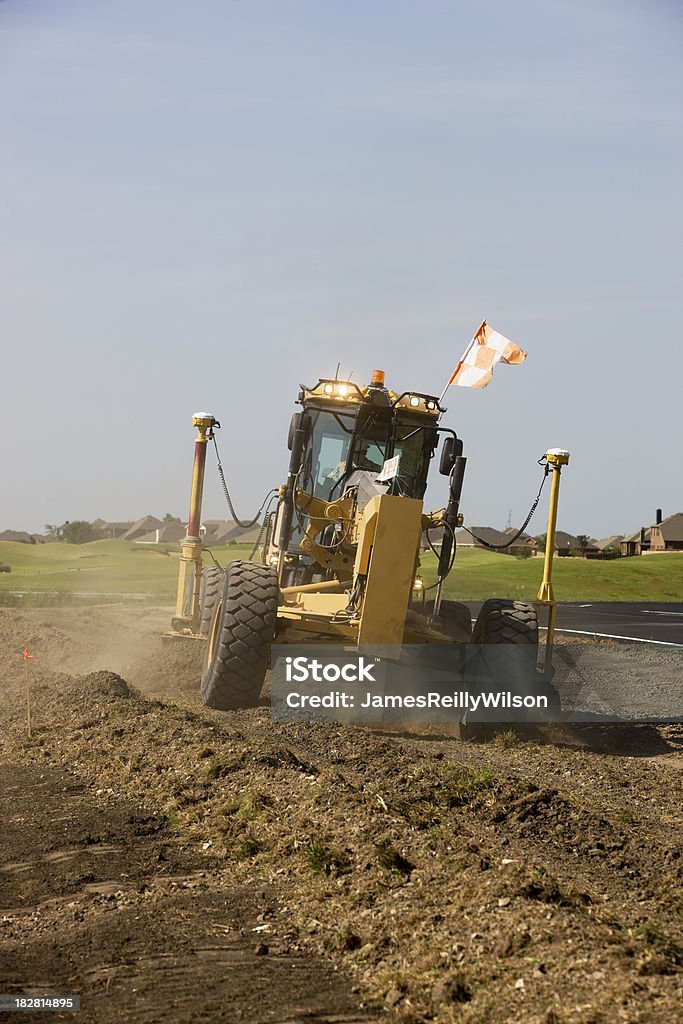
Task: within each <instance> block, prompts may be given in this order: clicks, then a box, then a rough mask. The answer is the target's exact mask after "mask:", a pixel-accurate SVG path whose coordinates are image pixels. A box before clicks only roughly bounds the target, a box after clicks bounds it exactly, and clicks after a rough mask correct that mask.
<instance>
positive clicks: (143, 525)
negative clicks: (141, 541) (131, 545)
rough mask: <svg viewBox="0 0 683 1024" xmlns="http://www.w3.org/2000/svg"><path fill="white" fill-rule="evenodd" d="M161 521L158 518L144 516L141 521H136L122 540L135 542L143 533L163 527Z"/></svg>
mask: <svg viewBox="0 0 683 1024" xmlns="http://www.w3.org/2000/svg"><path fill="white" fill-rule="evenodd" d="M163 525H164V524H163V523H162V521H161V519H157V517H156V516H142V518H141V519H136V520H135V522H134V523H133V525H132V526H131V527H130V529H128V530H126V532H125V533H124V534H123V536H122V537H121V538H120V539H121V540H134V539H135V537H138V536H140V535H141V533H149V532H150V530H156V529H158V527H160V526H163Z"/></svg>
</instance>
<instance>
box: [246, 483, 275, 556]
mask: <svg viewBox="0 0 683 1024" xmlns="http://www.w3.org/2000/svg"><path fill="white" fill-rule="evenodd" d="M274 500H275V495H273V497H272V498H271V499H270V501H269V502H268V506H267V507H266V511H265V513H264V516H263V522H262V523H261V529H260V530H259V532H258V536H257V538H256V541H255V543H254V546H253V548H252V549H251V551H250V552H249V555H248V556H247V561H248V562H251V560H252V558H253V557H254V555H255V554H256V552H257V551H258V549H259V548H260V547H261V544H262V542H263V537H264V534H265V532H266V530H267V528H268V520H269V519H270V517H271V516H272V514H273V513H272V510H271V505H272V504H273V501H274Z"/></svg>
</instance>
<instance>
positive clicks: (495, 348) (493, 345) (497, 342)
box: [448, 320, 526, 388]
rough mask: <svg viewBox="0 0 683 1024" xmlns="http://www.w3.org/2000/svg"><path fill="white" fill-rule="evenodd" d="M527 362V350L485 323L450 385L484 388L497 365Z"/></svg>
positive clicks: (460, 362)
mask: <svg viewBox="0 0 683 1024" xmlns="http://www.w3.org/2000/svg"><path fill="white" fill-rule="evenodd" d="M525 359H526V352H525V351H524V349H522V348H519V346H518V345H515V344H514V342H512V341H510V339H509V338H505V337H504V336H503V335H502V334H499V333H498V331H494V329H493V327H490V326H489V325H488V324H487V323H486V321H485V320H484V322H483V323H482V325H481V327H480V328H479V330H478V331H477V333H476V334H475V335H474V337H473V338H472V341H471V342H470V344H469V345H468V347H467V349H466V350H465V354H464V356H463V357H462V359H461V360H460V361H459V362H458V365H457V366H456V368H455V370H454V371H453V374H452V376H451V379H450V380H449V382H448V383H449V384H457V385H458V386H459V387H461V388H485V387H486V385H487V384H488V382H489V381H490V380H491V377H492V376H493V367H494V366H495V365H496V363H512V364H517V363H523V362H524V360H525Z"/></svg>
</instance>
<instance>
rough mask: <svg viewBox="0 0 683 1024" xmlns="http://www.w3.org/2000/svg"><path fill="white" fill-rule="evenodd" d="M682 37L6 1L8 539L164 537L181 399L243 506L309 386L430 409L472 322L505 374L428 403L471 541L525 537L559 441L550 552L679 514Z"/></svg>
mask: <svg viewBox="0 0 683 1024" xmlns="http://www.w3.org/2000/svg"><path fill="white" fill-rule="evenodd" d="M681 35H682V33H681V16H680V9H678V8H677V5H674V4H673V3H664V2H650V3H647V4H645V3H629V2H628V0H621V2H619V3H607V2H604V0H598V2H597V3H591V4H588V3H584V2H583V0H578V2H572V3H569V2H557V0H550V2H543V3H541V2H528V0H520V2H517V3H515V4H514V5H513V4H509V3H488V4H486V5H481V4H478V3H474V2H472V3H464V2H463V3H456V2H437V0H434V2H429V0H422V2H420V0H413V2H402V0H395V2H386V0H376V2H373V0H363V2H361V0H346V2H342V0H316V2H312V0H301V2H288V0H278V2H242V0H237V2H217V0H203V2H198V3H196V4H193V5H190V4H180V3H177V2H176V0H164V2H157V0H137V2H132V0H117V2H113V0H112V2H107V0H102V2H98V3H96V4H93V3H92V2H90V3H88V2H85V0H71V2H67V0H4V2H2V3H0V95H1V96H2V104H1V105H0V137H1V138H2V140H3V145H2V152H3V159H2V161H1V163H0V188H1V189H2V196H3V203H2V207H1V212H0V232H1V234H0V237H1V239H2V241H1V245H0V263H1V266H0V271H1V273H0V289H1V293H0V294H1V297H2V301H1V302H0V338H1V339H2V351H3V374H2V381H3V400H2V403H0V418H1V421H2V422H1V423H0V428H1V435H2V450H3V455H2V464H3V480H4V483H5V487H4V500H3V511H2V522H0V529H1V528H28V529H34V530H38V529H41V528H42V526H43V524H44V523H45V522H61V521H63V520H64V519H76V518H86V519H92V518H95V517H96V516H102V517H104V518H111V519H127V518H133V517H136V516H138V515H142V514H144V513H147V512H153V513H156V514H159V515H162V514H163V513H164V512H166V511H171V512H174V513H177V514H179V515H185V512H186V505H187V490H188V484H189V474H190V461H191V451H192V441H193V431H192V428H191V423H190V420H191V415H192V412H193V411H195V410H196V409H199V408H209V409H210V410H211V411H213V412H214V413H215V415H217V416H218V418H219V419H220V420H221V421H222V423H223V430H222V434H221V437H220V442H221V447H222V453H223V461H224V464H225V467H226V470H227V473H228V477H229V482H230V484H231V489H232V491H233V494H234V497H235V499H236V500H237V502H238V505H239V508H238V511H240V514H241V515H244V516H248V515H251V514H252V513H253V510H255V508H256V507H257V506H258V504H259V502H260V497H261V494H262V493H263V492H265V490H267V489H268V488H269V487H270V486H272V485H273V484H277V483H279V482H280V481H281V479H282V478H283V475H284V473H285V470H286V464H287V452H286V447H285V439H286V428H287V424H288V422H289V417H290V415H291V412H292V409H293V402H294V399H295V397H296V391H297V387H298V384H299V383H300V382H305V383H310V382H313V381H315V380H316V379H317V377H318V376H325V375H328V374H330V373H333V372H334V369H335V367H336V364H337V362H341V364H342V373H344V372H349V371H351V370H352V371H353V376H354V380H357V381H361V382H362V381H364V380H365V379H367V378H368V377H369V373H370V371H371V370H372V369H373V368H374V367H382V368H383V369H385V371H386V373H387V382H388V384H389V386H393V387H395V388H396V389H398V390H404V389H405V388H409V387H415V388H416V389H419V390H424V391H437V392H438V391H440V390H441V387H442V386H443V384H444V383H445V381H446V379H447V378H448V376H449V374H450V372H451V370H452V369H453V366H454V365H455V362H456V361H457V359H458V357H459V356H460V355H461V353H462V351H463V349H464V348H465V346H466V344H467V342H468V340H469V338H470V337H471V335H472V333H473V331H474V330H475V329H476V327H477V326H478V324H479V323H480V321H481V320H482V318H483V317H486V318H487V319H488V320H489V322H490V323H491V324H492V325H493V326H494V327H495V328H496V329H498V330H499V331H501V332H502V333H504V334H506V335H508V336H509V337H510V338H512V339H513V340H514V341H516V342H517V343H518V344H520V345H521V346H523V347H524V348H525V349H526V350H527V351H528V353H529V358H528V359H527V361H526V363H525V364H524V365H523V366H522V367H506V366H502V367H499V368H498V370H497V371H496V375H495V377H494V380H493V382H492V384H491V385H490V386H489V388H488V389H486V390H485V391H469V390H466V389H462V388H457V389H455V388H454V389H451V391H450V392H449V394H448V401H447V404H448V407H449V411H448V414H447V416H446V418H445V421H444V422H445V423H446V424H447V425H449V426H452V427H454V428H455V429H456V430H457V431H458V432H459V433H460V434H461V436H462V437H463V438H464V441H465V448H466V454H468V456H469V462H468V470H467V478H466V483H465V490H464V495H463V510H464V512H465V514H466V517H467V521H468V522H469V523H470V524H478V525H493V526H503V525H504V524H505V521H506V520H507V517H508V511H509V510H510V509H511V510H512V519H513V522H521V521H522V520H523V518H524V516H525V514H526V511H527V509H528V507H529V505H530V503H531V499H532V497H533V495H534V494H535V491H536V485H537V478H538V467H537V466H536V459H537V458H538V457H539V456H540V455H541V454H542V452H543V451H544V450H545V448H546V447H548V446H555V445H562V446H566V447H568V448H569V449H570V450H571V451H572V461H571V464H570V467H569V469H568V470H567V472H566V474H565V477H564V481H563V493H562V500H561V514H560V520H561V523H560V525H561V526H562V527H563V528H564V529H567V530H570V531H572V532H577V533H590V534H593V535H597V536H602V535H605V534H608V533H612V532H622V531H627V530H633V529H636V528H638V527H639V526H640V525H641V524H644V523H649V522H650V521H652V520H653V517H654V510H655V508H656V507H659V506H661V507H662V508H663V509H664V512H665V514H668V513H671V512H675V511H681V510H683V494H682V488H681V473H680V465H681V458H680V444H681V441H680V439H681V433H682V432H681V415H680V405H681V403H680V391H681V379H682V369H683V367H682V366H681V362H682V361H681V342H680V323H681V310H680V305H681V300H680V292H681V289H680V280H681V249H680V237H681V188H680V181H681V148H682V144H681V131H680V121H681V109H682V105H681V98H682V97H681V84H682V83H681V77H682V76H681V62H680V52H681ZM429 497H430V501H431V503H433V504H435V505H438V504H440V503H441V501H442V499H443V492H442V484H441V483H440V482H438V481H437V484H436V486H435V488H433V489H432V491H431V492H430V495H429ZM206 514H207V516H208V517H219V516H223V515H224V514H225V515H226V516H227V514H228V513H227V510H225V511H224V506H223V504H222V499H221V495H220V490H219V487H218V485H217V481H216V475H215V473H214V472H213V470H212V468H211V467H210V470H209V474H208V485H207V499H206ZM544 515H545V507H543V510H542V511H541V510H540V509H539V512H538V513H537V517H538V519H537V520H535V521H534V522H535V524H536V527H537V528H536V532H540V531H541V530H542V529H544V527H545V523H544Z"/></svg>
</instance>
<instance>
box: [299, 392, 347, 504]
mask: <svg viewBox="0 0 683 1024" xmlns="http://www.w3.org/2000/svg"><path fill="white" fill-rule="evenodd" d="M310 415H311V420H312V430H311V434H310V440H309V443H308V449H307V451H306V453H305V456H304V462H303V467H302V472H301V483H300V485H299V486H300V487H301V489H302V490H304V491H307V492H308V493H309V494H313V495H314V496H315V497H316V498H322V499H323V501H330V500H331V498H330V494H331V492H332V489H333V487H335V485H336V484H338V483H339V481H340V480H341V478H342V477H343V476H344V475H345V473H346V468H347V463H348V458H349V449H350V447H351V438H352V436H353V428H354V426H355V416H354V415H353V414H349V413H342V412H339V413H331V412H324V411H322V410H311V413H310Z"/></svg>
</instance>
